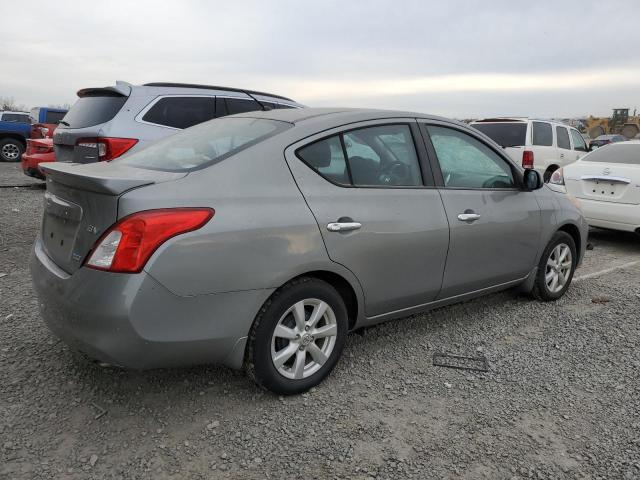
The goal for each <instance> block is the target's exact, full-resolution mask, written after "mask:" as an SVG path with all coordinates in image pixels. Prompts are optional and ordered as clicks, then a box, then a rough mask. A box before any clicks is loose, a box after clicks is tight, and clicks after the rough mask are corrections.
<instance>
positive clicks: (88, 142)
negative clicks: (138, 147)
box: [76, 137, 138, 161]
mask: <svg viewBox="0 0 640 480" xmlns="http://www.w3.org/2000/svg"><path fill="white" fill-rule="evenodd" d="M136 143H138V139H137V138H114V137H98V138H81V139H79V140H78V141H77V142H76V145H78V146H80V147H87V148H97V149H98V159H99V160H100V161H106V160H113V159H114V158H118V157H119V156H121V155H124V154H125V153H126V152H127V150H129V149H130V148H131V147H133V146H134V145H135V144H136Z"/></svg>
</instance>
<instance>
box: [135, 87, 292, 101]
mask: <svg viewBox="0 0 640 480" xmlns="http://www.w3.org/2000/svg"><path fill="white" fill-rule="evenodd" d="M141 86H143V87H165V88H194V89H201V90H221V91H224V92H237V93H246V94H247V95H263V96H266V97H273V98H279V99H281V100H286V101H288V102H294V101H295V100H292V99H290V98H287V97H283V96H282V95H276V94H274V93H266V92H259V91H257V90H247V89H245V88H235V87H219V86H215V85H200V84H195V83H174V82H151V83H144V84H142V85H141Z"/></svg>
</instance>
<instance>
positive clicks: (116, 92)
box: [78, 80, 131, 98]
mask: <svg viewBox="0 0 640 480" xmlns="http://www.w3.org/2000/svg"><path fill="white" fill-rule="evenodd" d="M129 95H131V84H130V83H127V82H122V81H120V80H118V81H117V82H116V84H115V85H114V86H112V87H94V88H91V87H90V88H83V89H81V90H78V97H80V98H82V97H99V96H112V97H128V96H129Z"/></svg>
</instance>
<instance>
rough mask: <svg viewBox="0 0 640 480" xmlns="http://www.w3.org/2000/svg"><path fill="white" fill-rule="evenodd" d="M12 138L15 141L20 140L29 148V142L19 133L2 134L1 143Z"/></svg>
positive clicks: (0, 135)
mask: <svg viewBox="0 0 640 480" xmlns="http://www.w3.org/2000/svg"><path fill="white" fill-rule="evenodd" d="M8 138H11V139H13V140H18V141H19V142H20V143H21V144H22V146H23V147H24V148H27V140H26V138H25V137H24V136H22V135H20V134H18V133H0V141H2V140H6V139H8Z"/></svg>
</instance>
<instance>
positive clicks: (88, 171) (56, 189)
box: [41, 163, 186, 274]
mask: <svg viewBox="0 0 640 480" xmlns="http://www.w3.org/2000/svg"><path fill="white" fill-rule="evenodd" d="M42 170H44V171H45V173H46V175H47V191H46V193H45V208H44V216H43V221H42V229H41V238H42V243H43V246H44V249H45V251H46V252H47V254H48V255H49V257H50V258H51V259H52V260H53V261H54V262H55V263H56V264H57V265H58V266H59V267H60V268H62V269H63V270H65V271H66V272H67V273H70V274H72V273H73V272H75V271H76V270H77V269H78V268H80V266H81V265H82V262H83V260H84V259H85V258H86V256H87V254H88V253H89V252H90V250H91V248H92V247H93V245H94V244H95V242H96V241H97V240H98V238H100V236H101V235H102V234H103V233H104V232H105V230H107V229H108V228H109V227H110V226H111V225H113V224H114V223H115V222H116V220H117V218H118V199H119V197H120V196H121V195H122V194H123V193H125V192H127V191H129V190H131V189H134V188H140V187H144V186H147V185H151V184H155V183H161V182H167V181H173V180H177V179H179V178H182V177H184V176H185V175H186V174H185V173H171V172H160V171H154V170H143V169H138V168H133V167H127V166H120V165H117V164H115V163H97V164H93V165H77V164H76V165H71V164H51V165H46V166H45V165H43V166H42Z"/></svg>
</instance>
